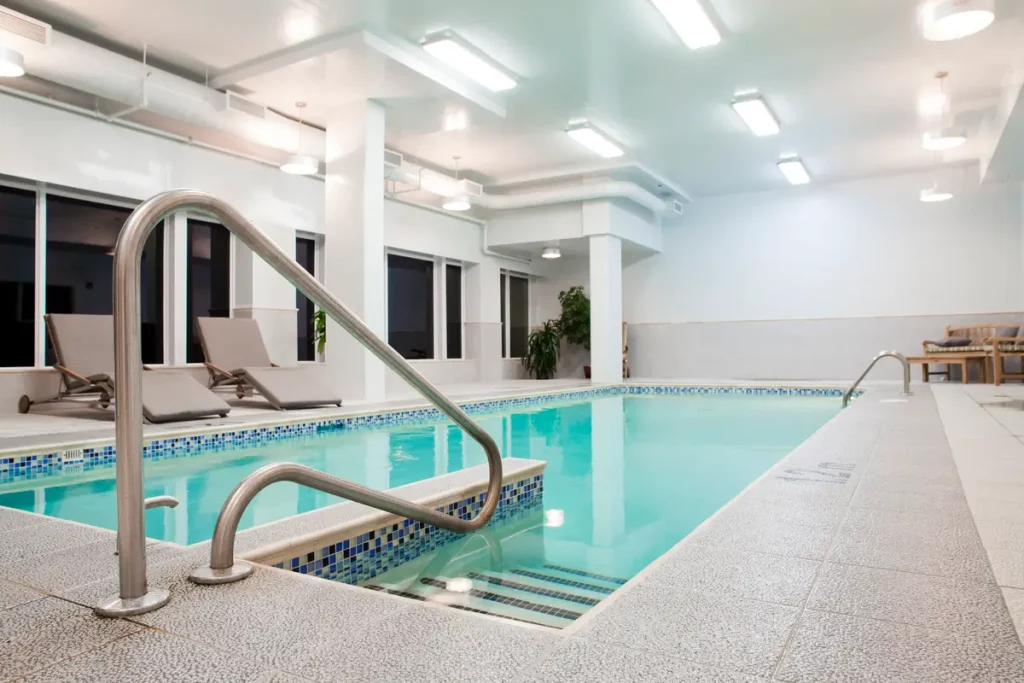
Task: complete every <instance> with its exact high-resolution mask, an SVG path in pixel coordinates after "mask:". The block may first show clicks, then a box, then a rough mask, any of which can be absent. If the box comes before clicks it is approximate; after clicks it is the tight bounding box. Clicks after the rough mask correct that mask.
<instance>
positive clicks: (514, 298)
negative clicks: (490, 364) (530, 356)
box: [501, 273, 530, 358]
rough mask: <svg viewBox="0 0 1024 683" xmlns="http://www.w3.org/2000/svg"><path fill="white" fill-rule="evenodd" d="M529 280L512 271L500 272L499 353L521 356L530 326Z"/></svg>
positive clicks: (508, 355) (512, 356)
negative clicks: (500, 334) (500, 335)
mask: <svg viewBox="0 0 1024 683" xmlns="http://www.w3.org/2000/svg"><path fill="white" fill-rule="evenodd" d="M529 293H530V281H529V280H528V279H527V278H525V277H522V276H519V275H513V274H512V273H502V274H501V332H502V339H501V355H502V356H503V357H505V358H522V357H523V356H525V355H526V338H527V336H528V335H529V331H530V330H529V328H530V321H529V316H530V296H529Z"/></svg>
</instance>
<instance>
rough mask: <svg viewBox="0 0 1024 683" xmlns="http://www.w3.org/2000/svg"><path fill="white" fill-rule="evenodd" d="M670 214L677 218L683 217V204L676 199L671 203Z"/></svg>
mask: <svg viewBox="0 0 1024 683" xmlns="http://www.w3.org/2000/svg"><path fill="white" fill-rule="evenodd" d="M672 213H674V214H676V215H677V216H682V215H683V203H682V202H681V201H679V200H678V199H675V200H673V201H672Z"/></svg>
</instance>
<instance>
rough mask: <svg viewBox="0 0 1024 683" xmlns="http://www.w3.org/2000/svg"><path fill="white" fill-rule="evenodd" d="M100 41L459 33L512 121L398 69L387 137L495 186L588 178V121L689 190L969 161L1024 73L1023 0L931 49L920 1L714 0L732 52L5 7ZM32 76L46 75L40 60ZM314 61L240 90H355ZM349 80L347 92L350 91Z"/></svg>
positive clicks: (553, 17) (279, 18) (237, 51)
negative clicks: (928, 125) (579, 172)
mask: <svg viewBox="0 0 1024 683" xmlns="http://www.w3.org/2000/svg"><path fill="white" fill-rule="evenodd" d="M0 2H2V4H5V5H8V6H11V7H12V8H14V9H16V10H18V11H22V12H25V13H26V14H29V15H31V16H35V17H37V18H40V19H42V20H44V21H50V22H52V23H54V24H55V26H56V27H57V28H58V29H63V30H73V31H74V32H76V33H77V34H78V35H80V36H85V37H89V38H91V39H93V40H98V41H104V42H107V43H116V44H119V45H123V46H129V47H130V48H132V49H138V48H139V47H140V46H141V45H142V44H143V43H145V44H148V45H149V50H150V54H151V55H153V56H154V57H156V58H159V59H161V60H164V61H165V62H167V63H170V64H173V65H175V66H177V67H179V68H180V69H183V70H187V71H189V72H191V73H193V74H204V75H205V74H206V73H207V71H209V74H210V75H211V77H212V76H216V74H217V73H218V72H220V71H223V70H225V69H228V68H229V67H232V66H234V65H237V64H239V63H242V62H246V61H248V60H252V59H254V58H258V57H260V56H262V55H266V54H268V53H272V52H275V51H277V50H281V49H285V48H288V47H289V46H293V45H296V44H298V43H301V42H302V41H304V40H308V39H310V38H315V37H317V36H324V35H328V34H331V33H334V32H340V31H343V30H345V29H347V28H351V27H353V26H356V25H359V24H362V25H364V26H368V27H373V28H375V29H376V30H381V31H387V32H390V33H393V34H395V35H398V36H400V37H402V38H404V39H406V40H409V41H413V42H416V41H418V40H419V39H420V38H421V37H422V36H423V35H425V34H426V33H428V32H430V31H433V30H437V29H440V28H452V29H454V30H455V31H456V32H458V33H460V34H461V35H462V36H463V37H465V38H466V39H468V40H469V41H470V42H472V43H474V44H476V45H477V46H478V47H480V48H482V49H483V50H485V51H486V52H487V53H489V54H490V55H491V56H492V57H494V58H496V59H498V60H499V61H500V62H502V63H503V64H504V65H505V66H507V67H508V68H509V69H511V70H512V71H514V72H515V73H517V74H519V76H520V77H521V78H522V83H521V85H520V86H519V87H518V88H517V89H515V90H514V91H512V92H511V93H510V94H509V95H508V97H507V101H506V107H507V116H506V117H505V118H501V117H498V116H496V115H494V114H491V113H488V112H486V111H483V110H480V109H479V108H471V110H470V119H471V121H470V127H469V128H468V129H467V130H466V131H461V132H444V131H443V130H442V119H443V113H444V111H445V110H446V109H448V108H451V107H453V106H460V105H461V104H462V103H463V101H462V100H461V99H460V98H458V97H457V96H455V95H450V94H448V93H447V92H446V91H444V90H440V89H438V90H433V89H428V90H426V91H424V89H423V88H422V86H421V85H420V86H418V89H417V88H410V89H409V90H408V91H404V90H403V87H404V83H403V75H402V72H401V69H396V70H393V72H392V71H389V72H388V73H383V74H375V77H379V78H381V79H384V80H388V79H393V82H390V83H388V85H389V86H390V87H388V88H386V90H387V91H388V92H389V94H390V95H391V97H390V98H389V99H388V101H387V104H388V106H389V112H388V142H389V145H390V146H392V147H395V148H397V149H399V150H401V151H403V152H405V153H406V154H408V155H415V156H418V157H420V158H422V159H424V160H426V161H427V162H429V163H431V164H433V165H438V166H443V167H449V168H450V167H451V165H452V162H451V157H452V156H453V155H460V156H461V157H462V161H461V162H460V165H461V168H463V169H471V170H472V171H475V172H477V173H479V174H481V175H483V176H485V177H486V178H487V179H489V180H490V181H492V182H494V183H497V184H500V183H502V182H506V181H511V180H514V179H521V178H522V177H524V176H529V175H531V174H536V173H543V172H544V171H546V170H552V169H558V170H560V171H562V172H565V170H566V169H570V170H571V169H573V168H575V167H579V168H581V169H585V168H588V167H592V166H593V164H594V162H595V161H596V160H595V158H594V157H593V156H592V155H590V153H588V152H587V151H586V150H583V149H582V148H579V147H578V146H577V145H576V144H575V143H574V142H572V141H571V140H570V139H569V138H568V136H566V135H565V134H564V133H563V132H562V131H563V129H564V127H565V125H566V123H567V122H568V120H569V119H570V118H573V117H580V116H585V117H589V118H591V119H592V120H593V121H595V122H596V123H597V124H598V125H600V126H601V127H602V128H604V129H605V130H606V131H608V132H609V133H612V134H614V135H615V136H616V137H617V138H618V140H619V141H620V142H622V143H623V145H624V146H625V147H626V148H627V149H628V155H627V157H626V158H625V159H624V162H626V163H629V162H634V163H639V164H643V165H644V166H645V167H647V168H649V169H652V170H654V171H656V172H657V173H660V174H661V175H662V176H664V177H665V178H666V179H667V180H668V181H670V182H672V183H675V184H677V185H679V186H681V187H682V188H683V189H684V190H685V191H687V192H688V193H689V194H690V195H691V196H693V197H699V196H705V195H716V194H724V193H732V192H741V191H750V190H761V189H770V188H776V187H782V186H783V185H784V181H783V179H782V178H781V176H780V175H779V173H778V171H777V169H776V168H775V161H776V160H777V158H778V157H779V155H780V154H783V153H796V154H799V155H800V156H801V157H802V158H803V159H804V161H805V163H806V164H807V166H808V168H809V169H810V171H811V173H812V174H813V176H814V177H815V179H816V180H819V181H827V180H835V179H842V178H852V177H863V176H869V175H875V174H885V173H895V172H903V171H911V170H920V169H925V168H930V167H933V166H934V165H936V164H937V163H951V164H952V163H965V162H969V161H973V160H975V159H977V158H978V157H980V156H982V155H983V154H985V153H986V152H990V151H991V150H985V149H983V148H982V147H981V144H982V143H981V141H980V139H981V136H980V135H978V134H977V133H978V131H979V130H980V128H981V127H982V126H983V124H984V122H985V120H986V119H987V118H989V117H992V116H993V115H994V113H995V110H996V108H997V106H998V102H999V101H1000V99H1001V98H1002V97H1003V96H1004V94H1003V90H1004V87H1005V84H1006V83H1007V82H1010V81H1012V80H1013V78H1014V77H1016V75H1017V74H1019V73H1020V72H1021V71H1022V70H1024V50H1022V49H1021V47H1020V46H1022V45H1024V7H1022V5H1024V3H1021V2H1019V1H1017V0H998V1H997V7H998V18H997V21H996V23H995V24H994V25H993V26H991V27H990V28H988V29H987V30H985V31H984V32H982V33H981V34H978V35H976V36H972V37H970V38H967V39H964V40H961V41H956V42H952V43H930V42H928V41H925V40H924V39H923V38H921V37H920V34H919V32H918V29H917V26H916V23H915V19H916V10H917V6H918V1H917V0H771V1H766V0H705V6H706V7H709V8H710V9H711V10H712V11H713V13H714V15H715V16H716V17H717V22H718V25H719V26H720V27H721V28H722V29H723V40H722V43H721V44H720V45H718V46H715V47H711V48H707V49H704V50H700V51H690V50H689V49H687V48H686V47H685V46H684V45H683V44H682V43H681V42H680V41H679V40H678V38H676V36H675V35H674V34H673V33H672V32H671V30H670V29H669V28H668V27H667V25H666V24H665V23H664V21H663V20H662V19H661V16H660V15H659V14H658V13H657V12H656V11H655V10H654V8H653V6H652V5H651V3H650V2H649V0H514V1H512V0H505V1H499V0H490V1H481V0H429V1H424V0H216V1H215V2H211V1H210V0H146V1H145V2H139V1H138V0H34V1H31V2H28V1H26V0H0ZM29 68H30V69H31V65H29ZM937 70H948V71H949V72H950V77H949V90H950V92H951V95H952V102H953V110H954V113H955V115H956V118H957V123H958V124H959V125H964V126H966V127H967V128H968V131H969V133H973V134H974V137H973V139H972V140H971V141H970V142H969V143H968V145H966V146H964V147H962V148H960V149H958V150H955V151H953V152H949V153H946V154H945V155H943V156H939V155H937V154H935V153H930V152H925V151H924V150H922V149H921V147H920V132H921V124H920V123H919V120H918V115H917V110H916V109H917V98H918V95H919V94H920V92H921V91H922V90H923V89H925V88H927V87H930V86H931V85H932V76H933V74H934V73H935V72H936V71H937ZM332 75H333V72H331V70H329V69H326V68H324V65H323V60H322V59H320V60H318V59H314V60H310V61H308V62H304V63H299V64H296V65H293V66H290V67H287V68H285V69H281V70H279V71H275V72H271V73H269V74H265V75H262V76H259V77H255V78H251V79H248V80H244V81H241V82H240V83H239V85H241V86H243V87H245V88H247V89H249V90H251V91H252V92H251V94H250V97H252V99H255V100H258V101H261V102H263V103H265V104H267V105H270V106H272V107H274V108H276V109H278V110H280V111H283V112H286V113H292V112H294V102H295V100H296V99H303V100H306V101H307V102H309V109H308V116H309V118H310V120H312V121H314V122H317V123H320V124H325V121H324V117H325V112H326V108H327V107H328V105H330V104H331V103H333V102H336V101H337V100H338V98H339V95H340V94H341V93H343V92H344V90H345V88H346V83H345V82H331V78H332ZM334 80H340V81H344V80H345V79H338V78H337V77H334ZM747 88H757V89H759V90H760V91H761V92H762V93H763V94H764V95H765V97H766V98H767V99H768V101H769V102H770V104H771V106H772V108H773V109H774V110H775V112H776V114H777V115H778V116H779V118H780V119H781V121H782V134H781V135H779V136H776V137H772V138H756V137H754V136H753V135H752V134H751V133H749V131H747V129H746V128H745V127H744V126H743V124H742V123H741V122H740V121H739V119H738V118H737V117H736V116H735V114H734V113H733V112H732V110H731V108H730V107H729V102H730V100H731V99H732V96H733V94H734V92H735V91H737V90H740V89H747Z"/></svg>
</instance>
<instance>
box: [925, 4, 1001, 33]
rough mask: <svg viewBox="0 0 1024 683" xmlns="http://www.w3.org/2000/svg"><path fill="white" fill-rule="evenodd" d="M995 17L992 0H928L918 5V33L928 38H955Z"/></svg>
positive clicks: (978, 29) (975, 31) (974, 31)
mask: <svg viewBox="0 0 1024 683" xmlns="http://www.w3.org/2000/svg"><path fill="white" fill-rule="evenodd" d="M995 19H996V3H995V0H928V1H927V2H925V3H924V5H922V7H921V33H922V34H923V35H924V37H925V38H926V39H927V40H936V41H945V40H958V39H960V38H966V37H967V36H970V35H973V34H975V33H978V32H979V31H982V30H984V29H986V28H988V25H989V24H991V23H992V22H993V21H995Z"/></svg>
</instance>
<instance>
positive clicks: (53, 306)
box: [46, 193, 164, 365]
mask: <svg viewBox="0 0 1024 683" xmlns="http://www.w3.org/2000/svg"><path fill="white" fill-rule="evenodd" d="M130 214H131V209H128V208H123V207H119V206H109V205H106V204H99V203H96V202H91V201H85V200H82V199H72V198H70V197H64V196H60V195H54V194H49V193H47V195H46V312H47V313H86V314H99V315H110V314H112V313H113V312H114V304H113V301H114V277H113V271H114V244H115V243H116V242H117V236H118V234H119V233H120V232H121V227H122V226H123V225H124V222H125V221H126V220H127V219H128V216H129V215H130ZM141 275H142V282H141V288H140V295H141V297H140V298H141V305H142V362H143V363H163V362H164V351H163V346H164V344H163V339H164V334H163V330H164V290H163V284H164V235H163V224H160V225H158V226H157V227H156V228H155V229H154V230H153V232H152V233H151V234H150V236H149V239H148V240H147V241H146V245H145V247H144V248H143V251H142V272H141ZM55 360H56V359H55V358H54V355H53V350H52V348H51V347H50V345H49V342H48V343H47V351H46V363H47V364H48V365H49V364H52V363H53V362H55Z"/></svg>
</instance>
